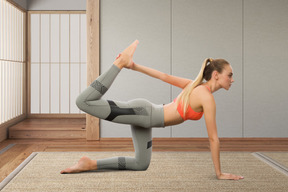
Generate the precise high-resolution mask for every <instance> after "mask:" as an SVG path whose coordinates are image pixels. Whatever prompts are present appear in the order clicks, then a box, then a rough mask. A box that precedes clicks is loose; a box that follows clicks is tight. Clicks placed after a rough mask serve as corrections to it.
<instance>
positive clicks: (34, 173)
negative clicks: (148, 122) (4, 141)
mask: <svg viewBox="0 0 288 192" xmlns="http://www.w3.org/2000/svg"><path fill="white" fill-rule="evenodd" d="M83 155H86V156H88V157H90V158H92V159H99V158H107V157H112V156H124V155H125V156H133V155H134V153H131V152H40V153H38V154H36V156H35V157H34V158H33V159H32V160H31V161H29V163H28V164H27V165H26V166H25V167H24V168H23V169H22V170H21V171H20V172H19V173H18V174H17V175H16V176H15V177H14V178H13V179H12V180H11V181H10V182H9V183H8V184H7V185H6V186H5V187H4V188H3V189H2V191H3V192H4V191H5V192H8V191H9V192H10V191H13V192H17V191H21V192H22V191H42V192H46V191H69V192H71V191H105V192H107V191H125V192H126V191H137V192H139V191H145V192H146V191H152V192H153V191H155V192H160V191H165V192H167V191H171V192H172V191H173V192H175V191H187V192H188V191H189V192H191V191H197V192H199V191H213V192H215V191H216V192H217V191H221V192H225V191H229V192H231V191H233V192H234V191H236V192H237V191H241V192H243V191H245V192H246V191H261V192H268V191H273V192H277V191H279V192H280V191H281V192H282V191H286V190H287V189H288V182H287V179H288V177H287V176H285V175H284V174H282V173H280V172H279V171H277V170H276V169H274V168H272V167H270V166H269V165H267V164H266V163H264V162H262V161H261V160H259V159H258V158H256V157H254V156H253V155H252V154H251V153H247V152H221V162H222V171H223V172H231V173H234V174H239V175H243V176H244V177H245V179H244V180H240V181H228V180H217V179H216V177H215V173H214V166H213V163H212V160H211V154H210V153H209V152H153V153H152V160H151V164H150V167H149V169H148V170H146V171H96V172H85V173H79V174H63V175H61V174H60V173H59V172H60V171H61V170H62V169H64V168H66V167H70V166H71V165H73V164H75V163H76V162H77V161H78V160H79V158H80V157H82V156H83Z"/></svg>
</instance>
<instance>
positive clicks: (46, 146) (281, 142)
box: [0, 138, 288, 182]
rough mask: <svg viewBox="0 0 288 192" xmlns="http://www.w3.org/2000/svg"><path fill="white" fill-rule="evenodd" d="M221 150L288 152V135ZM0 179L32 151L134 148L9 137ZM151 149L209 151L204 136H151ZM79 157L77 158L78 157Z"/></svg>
mask: <svg viewBox="0 0 288 192" xmlns="http://www.w3.org/2000/svg"><path fill="white" fill-rule="evenodd" d="M220 143H221V145H220V146H221V151H246V152H257V151H288V138H221V139H220ZM9 144H15V145H14V146H13V147H11V148H10V149H8V150H7V151H5V152H4V153H2V154H0V182H1V181H2V180H3V179H4V178H5V177H7V176H8V175H9V174H10V173H11V172H12V171H13V170H14V169H15V168H16V167H17V166H19V165H20V164H21V163H22V162H23V161H24V160H25V159H26V158H27V157H28V156H29V155H30V154H31V153H33V152H66V151H92V152H93V151H98V152H101V151H103V152H104V151H134V148H133V143H132V139H131V138H117V139H115V138H114V139H112V138H105V139H101V140H100V141H86V140H85V139H66V140H53V139H50V140H49V139H45V140H43V139H8V140H5V141H3V142H1V143H0V150H1V149H3V148H5V147H7V146H8V145H9ZM153 151H209V141H208V139H205V138H154V139H153ZM79 158H80V157H79Z"/></svg>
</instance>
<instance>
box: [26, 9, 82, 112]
mask: <svg viewBox="0 0 288 192" xmlns="http://www.w3.org/2000/svg"><path fill="white" fill-rule="evenodd" d="M29 21H30V22H29V24H30V26H29V29H30V32H28V34H30V41H29V42H30V48H29V50H30V51H31V52H30V56H31V57H30V65H29V66H30V69H29V72H30V75H29V76H30V83H29V84H30V111H29V114H30V116H33V115H35V114H37V115H39V114H80V113H81V112H80V110H79V109H78V108H77V106H76V104H75V100H76V98H77V96H78V95H79V93H80V92H81V91H83V90H84V89H85V88H86V86H87V85H86V81H87V80H86V14H85V12H79V11H78V12H75V11H74V12H67V11H66V12H29ZM40 116H41V115H40ZM60 116H61V115H60Z"/></svg>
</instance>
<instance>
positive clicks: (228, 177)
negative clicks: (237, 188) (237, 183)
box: [217, 173, 244, 180]
mask: <svg viewBox="0 0 288 192" xmlns="http://www.w3.org/2000/svg"><path fill="white" fill-rule="evenodd" d="M217 178H218V179H219V180H240V179H244V177H243V176H238V175H233V174H230V173H221V174H220V175H219V176H217Z"/></svg>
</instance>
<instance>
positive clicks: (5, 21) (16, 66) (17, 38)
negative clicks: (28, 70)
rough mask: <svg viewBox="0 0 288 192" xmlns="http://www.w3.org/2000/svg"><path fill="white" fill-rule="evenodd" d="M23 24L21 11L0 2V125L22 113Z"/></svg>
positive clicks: (23, 77) (23, 74)
mask: <svg viewBox="0 0 288 192" xmlns="http://www.w3.org/2000/svg"><path fill="white" fill-rule="evenodd" d="M25 20H26V13H25V12H24V11H22V10H20V9H19V8H17V7H16V6H14V5H13V4H11V3H10V2H8V1H6V0H0V92H1V93H0V125H1V124H3V123H5V122H8V121H10V120H12V119H15V118H17V117H19V116H23V115H24V113H25V112H24V111H25V109H24V107H23V106H24V102H25V101H24V100H25V93H24V92H25V83H24V82H25V81H24V80H25V64H26V61H25V59H26V58H25V49H24V48H25V29H26V27H25V25H26V22H25ZM5 137H6V135H5ZM0 140H1V139H0Z"/></svg>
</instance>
